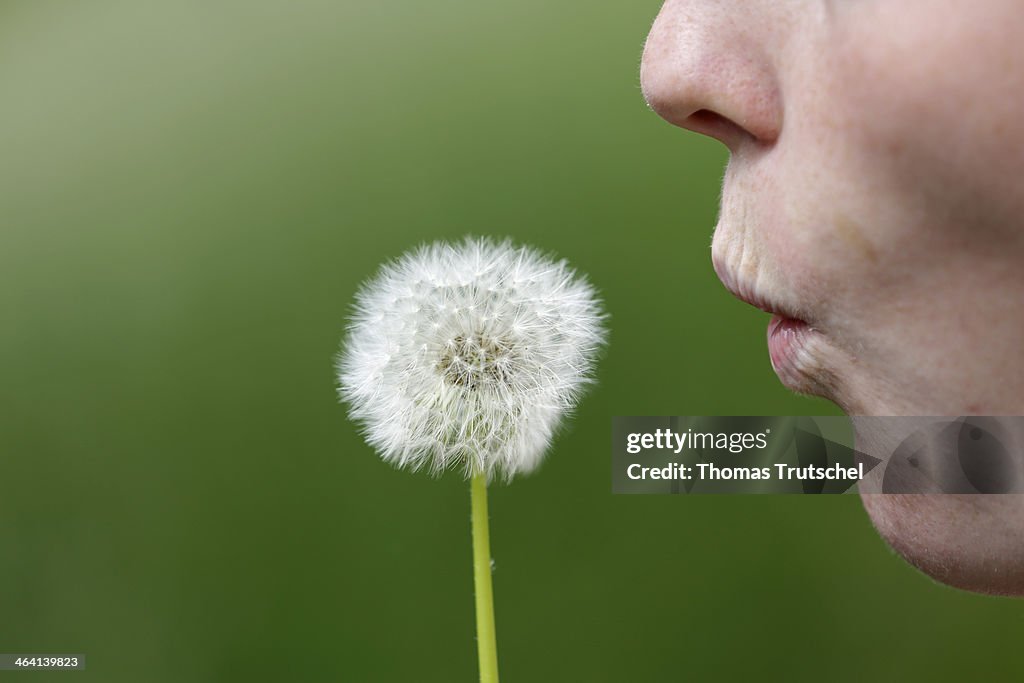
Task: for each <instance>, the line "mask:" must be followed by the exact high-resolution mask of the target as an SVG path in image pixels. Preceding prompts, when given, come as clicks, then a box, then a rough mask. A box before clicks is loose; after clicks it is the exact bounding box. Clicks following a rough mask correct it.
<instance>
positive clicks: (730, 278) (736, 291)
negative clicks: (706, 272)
mask: <svg viewBox="0 0 1024 683" xmlns="http://www.w3.org/2000/svg"><path fill="white" fill-rule="evenodd" d="M712 265H713V266H714V269H715V274H716V275H718V279H719V280H721V281H722V284H723V285H724V286H725V288H726V289H727V290H729V293H730V294H732V295H733V296H734V297H736V298H737V299H739V300H740V301H743V302H745V303H748V304H750V305H751V306H753V307H754V308H759V309H761V310H762V311H764V312H765V313H771V314H772V315H777V316H780V317H782V318H790V319H792V320H805V318H803V317H802V316H800V315H798V314H797V313H796V312H795V311H794V310H793V309H792V308H791V307H789V306H787V305H786V304H785V303H783V302H780V301H777V300H775V299H770V298H768V297H766V296H764V295H763V294H762V293H761V292H758V291H757V290H756V289H755V288H754V287H753V286H752V285H750V284H749V282H747V281H746V280H745V279H744V278H740V277H738V276H737V275H736V274H735V273H734V271H733V270H732V269H731V268H729V267H728V265H726V264H725V263H724V262H722V261H721V260H719V259H717V258H712Z"/></svg>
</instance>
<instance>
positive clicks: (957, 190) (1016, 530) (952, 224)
mask: <svg viewBox="0 0 1024 683" xmlns="http://www.w3.org/2000/svg"><path fill="white" fill-rule="evenodd" d="M1022 34H1024V6H1022V5H1021V4H1020V3H1019V2H1018V1H1017V0H985V1H984V2H970V3H968V2H963V1H962V0H898V1H894V0H842V1H839V0H837V1H835V2H830V1H829V0H790V1H788V2H776V1H774V0H742V1H740V0H735V1H730V0H668V1H667V2H666V3H665V5H664V6H663V7H662V10H661V13H660V14H659V15H658V18H657V20H656V21H655V23H654V26H653V27H652V29H651V32H650V35H649V36H648V39H647V44H646V47H645V49H644V56H643V62H642V68H641V80H642V84H643V91H644V95H645V97H646V98H647V101H648V103H649V104H650V106H651V108H652V109H654V110H655V111H656V112H657V113H658V114H660V115H661V116H662V117H664V118H665V119H667V120H668V121H670V122H671V123H674V124H676V125H678V126H681V127H683V128H688V129H690V130H693V131H696V132H698V133H702V134H705V135H709V136H712V137H714V138H717V139H718V140H720V141H721V142H723V143H724V144H725V145H726V146H727V147H728V148H729V150H730V152H731V155H730V160H729V164H728V168H727V170H726V174H725V181H724V186H723V191H722V204H721V211H720V216H719V221H718V225H717V227H716V229H715V235H714V240H713V246H712V260H713V264H714V268H715V270H716V272H717V273H718V274H719V276H720V278H721V279H722V281H723V283H724V284H725V285H726V287H728V288H729V289H730V290H731V291H732V292H733V293H734V294H736V295H737V296H739V297H740V298H742V299H744V300H746V301H748V302H750V303H753V304H754V305H756V306H758V307H760V308H763V309H765V310H768V311H771V312H773V313H775V314H776V315H777V316H778V317H777V319H776V320H775V322H774V323H773V324H772V325H771V326H770V327H769V350H770V354H771V359H772V365H773V366H774V368H775V370H776V372H777V374H778V375H779V377H780V379H781V380H782V381H783V383H785V384H786V385H787V386H789V387H791V388H792V389H794V390H796V391H800V392H804V393H809V394H815V395H819V396H823V397H825V398H828V399H830V400H832V401H834V402H835V403H836V404H837V405H839V406H840V407H841V408H842V409H843V410H844V411H845V412H847V413H849V414H854V415H977V414H989V415H1000V414H1001V415H1007V414H1017V415H1019V414H1024V363H1022V362H1020V361H1021V360H1022V357H1024V344H1022V340H1024V267H1022V266H1024V96H1022V95H1021V93H1024V50H1021V49H1020V38H1019V36H1020V35H1022ZM917 498H919V497H915V496H874V497H871V499H870V500H869V499H868V498H867V497H866V500H865V502H866V507H867V508H868V511H869V513H870V514H871V516H872V519H873V521H874V522H875V524H876V526H878V528H879V529H880V531H881V532H882V533H883V535H885V536H886V538H887V540H889V541H890V542H891V543H892V544H893V546H894V547H896V548H897V550H899V551H900V552H902V553H904V555H905V556H907V557H908V559H910V560H911V561H912V562H915V563H916V564H917V565H918V566H920V567H922V568H923V569H925V571H929V572H930V573H931V574H932V575H934V576H937V577H938V578H941V579H942V580H944V581H947V582H950V583H954V584H957V585H962V586H965V587H970V588H977V589H980V590H992V591H995V592H1021V591H1024V501H1022V500H1021V498H1022V497H1020V496H1001V497H999V498H998V500H995V499H993V497H989V496H974V497H963V498H958V497H955V496H943V497H941V499H933V500H930V501H923V500H917ZM933 498H934V497H933ZM915 501H917V502H915ZM970 511H973V512H970ZM993 516H998V517H1000V519H1001V520H1002V521H1001V522H1000V523H999V524H998V525H996V524H994V522H992V520H993V518H994V517H993ZM970 519H973V520H974V521H973V522H972V521H970ZM1007 524H1009V528H1007V526H1006V525H1007ZM997 527H998V528H999V529H1000V531H999V534H1000V538H1001V539H1003V540H1005V541H1006V543H1003V542H1002V541H1001V542H1000V543H999V544H997V543H995V542H994V541H993V542H992V543H987V544H986V543H982V545H983V546H984V548H985V551H984V552H979V553H978V554H977V558H975V559H972V558H971V557H970V556H971V550H970V548H969V547H965V545H970V544H969V543H968V544H965V543H964V534H967V535H971V534H974V535H975V536H976V537H978V541H979V543H981V542H983V541H984V538H985V537H984V534H987V533H995V531H994V530H995V529H996V528H997ZM979 535H980V536H979ZM1006 545H1011V546H1014V547H1013V549H1012V550H999V548H998V547H997V546H1006ZM981 562H984V563H987V564H986V565H985V566H986V567H988V569H985V567H980V566H977V563H981ZM953 566H959V567H961V570H959V573H958V571H954V570H951V569H949V568H950V567H953ZM979 572H980V573H979ZM986 572H988V573H991V574H992V580H993V581H995V582H996V583H998V585H994V584H993V585H989V584H988V583H986V582H987V581H988V580H987V579H986V578H985V576H987V575H988V574H987V573H986ZM1000 582H1001V583H1000Z"/></svg>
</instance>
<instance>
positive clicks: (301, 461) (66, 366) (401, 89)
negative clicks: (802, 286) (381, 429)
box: [0, 0, 1024, 683]
mask: <svg viewBox="0 0 1024 683" xmlns="http://www.w3.org/2000/svg"><path fill="white" fill-rule="evenodd" d="M658 4H659V3H658V2H657V1H656V0H643V1H642V2H629V3H613V2H593V1H592V2H569V3H550V2H540V1H539V0H524V1H521V2H517V3H494V2H485V3H471V2H455V1H453V0H437V1H435V2H430V3H423V2H409V1H406V0H399V1H396V2H386V3H370V2H364V3H353V2H326V1H324V2H317V1H313V0H302V1H296V0H293V1H292V2H266V1H264V0H261V1H258V2H252V1H250V2H218V3H211V2H198V1H191V0H180V1H179V2H173V3H172V2H163V3H154V2H140V1H139V0H132V1H119V2H115V1H112V0H91V1H90V2H48V1H44V0H31V1H29V0H26V1H19V2H12V1H10V0H8V1H7V2H4V3H3V4H2V5H0V174H2V178H0V211H2V224H0V230H2V233H0V235H2V237H0V313H2V323H0V381H2V384H0V387H2V388H0V487H2V490H0V651H2V652H9V653H16V652H31V651H34V652H81V653H85V654H86V655H87V657H88V666H89V668H88V670H87V671H86V672H82V673H63V674H47V673H37V674H31V675H26V676H27V677H29V678H32V679H33V680H37V681H38V680H58V679H59V680H61V681H64V680H71V679H74V680H81V681H86V680H89V681H147V682H153V683H158V682H162V681H175V682H179V681H254V680H266V681H280V680H290V681H355V682H363V681H416V682H423V683H429V682H433V681H438V682H445V683H449V682H453V681H472V680H474V678H475V675H476V661H475V650H474V647H475V646H474V624H473V606H472V593H471V580H472V576H471V567H470V546H469V519H468V514H469V508H468V505H469V501H468V487H467V485H466V483H465V482H463V481H461V480H460V478H459V477H458V476H454V475H453V476H447V477H444V478H442V479H440V480H433V479H431V478H429V477H428V476H426V475H417V474H409V473H407V472H400V471H395V470H393V469H391V468H390V467H388V466H386V465H385V464H383V463H382V462H381V461H380V460H379V459H378V458H377V457H376V456H375V455H374V454H373V453H372V452H371V451H370V450H369V449H368V448H367V447H366V446H365V445H364V444H363V443H362V441H361V439H360V437H359V436H358V433H357V431H356V429H355V427H354V426H353V425H352V424H351V423H349V422H348V421H347V419H346V417H345V410H344V408H343V407H342V406H340V405H338V404H337V402H336V399H335V393H334V378H333V369H332V363H333V356H334V354H335V353H336V351H337V348H338V344H339V340H340V338H341V336H342V332H343V329H344V320H345V316H346V313H347V309H348V306H349V304H350V302H351V299H352V295H353V293H354V291H355V289H356V287H357V286H358V284H359V283H360V282H361V281H362V280H364V279H365V278H367V277H368V276H370V275H371V274H372V273H373V272H374V271H375V269H376V267H377V265H378V264H379V263H380V262H381V261H383V260H385V259H387V258H391V257H394V256H396V255H398V254H400V253H401V252H403V251H404V250H406V249H407V248H409V247H411V246H413V245H415V244H417V243H419V242H421V241H424V240H432V239H437V238H456V237H459V236H461V235H463V234H466V233H475V234H487V235H496V236H506V235H507V236H511V237H513V238H515V239H516V240H518V241H521V242H527V243H531V244H534V245H537V246H539V247H541V248H543V249H545V250H550V251H554V252H556V253H558V254H560V255H562V256H565V257H568V258H569V259H570V260H571V261H572V262H573V263H574V264H575V265H576V266H577V267H579V268H580V269H581V270H583V271H584V272H586V273H588V274H589V275H590V276H591V278H592V280H593V281H594V282H595V283H596V284H597V285H598V286H599V287H600V288H601V290H602V293H603V296H604V298H605V301H606V303H607V306H608V309H609V311H610V313H611V316H612V318H611V328H612V337H611V344H610V347H609V349H608V352H607V354H606V356H605V358H604V359H603V361H602V364H601V366H600V376H599V379H600V384H599V385H598V386H597V387H596V389H595V390H594V391H592V393H591V394H590V395H589V396H588V397H587V399H586V400H585V402H584V403H583V405H582V407H581V409H580V410H579V412H578V415H577V418H576V419H575V420H574V422H573V423H572V425H571V426H570V428H569V429H568V430H566V431H565V432H564V433H563V434H562V435H561V436H560V437H559V439H558V440H557V442H556V444H555V447H554V449H553V452H552V453H551V455H550V457H549V459H548V461H547V463H546V464H545V466H544V467H543V468H542V469H541V471H540V472H539V473H537V474H536V475H534V476H532V477H529V478H526V479H522V480H519V481H517V482H515V483H514V484H512V485H510V486H503V487H498V488H495V489H494V490H493V491H492V494H491V513H492V539H493V550H494V555H495V559H496V563H497V569H496V573H495V589H496V600H497V614H498V634H499V654H500V660H501V668H502V678H503V680H504V681H507V682H512V681H531V682H533V681H594V682H598V681H673V680H685V681H690V680H755V679H776V680H790V681H801V680H807V681H818V680H831V681H847V680H848V681H860V680H865V679H876V680H895V679H904V680H905V679H919V678H920V679H924V678H927V679H930V680H963V679H970V678H976V676H977V674H978V673H979V672H987V674H988V676H987V677H988V678H990V679H991V678H1000V677H1002V678H1010V677H1015V678H1019V677H1020V676H1021V675H1022V674H1024V661H1022V659H1021V658H1020V657H1019V654H1018V652H1017V650H1018V646H1019V642H1020V633H1021V628H1022V627H1024V616H1022V613H1021V611H1020V606H1019V604H1018V603H1016V602H1013V601H1009V600H1000V599H993V598H985V597H978V596H973V595H969V594H966V593H961V592H957V591H954V590H951V589H948V588H944V587H941V586H938V585H936V584H933V583H932V582H931V581H930V580H928V579H926V578H925V577H924V576H922V575H919V574H918V573H916V572H915V571H914V570H912V569H910V568H909V567H908V566H906V565H905V564H904V563H903V562H902V561H900V560H899V559H897V558H896V557H895V556H894V555H893V554H892V553H891V552H890V551H889V550H887V548H886V547H885V546H884V544H883V543H882V542H881V541H880V540H879V538H878V537H877V535H876V534H875V532H874V531H873V530H872V528H871V526H870V524H869V522H868V520H867V518H866V516H865V514H864V513H863V511H862V510H861V507H860V503H859V501H858V500H857V499H856V497H853V496H836V497H826V498H820V499H818V498H806V497H797V496H793V497H739V496H731V497H705V498H700V497H695V498H673V497H654V496H651V497H642V496H619V497H614V496H612V495H611V494H610V475H609V435H610V418H611V416H612V415H616V414H634V415H640V414H680V415H687V414H694V415H702V414H754V415H759V414H836V411H835V409H834V408H833V407H831V406H830V405H828V404H825V403H823V402H819V401H814V400H810V399H806V398H799V397H795V396H792V395H790V394H789V393H788V392H787V391H786V390H785V389H783V388H782V387H781V386H780V385H779V383H778V381H777V380H776V378H775V376H774V374H773V373H772V371H771V368H770V366H769V363H768V359H767V352H766V349H765V343H764V325H765V323H766V318H765V316H764V315H763V314H760V313H758V312H756V311H754V310H753V309H751V308H750V307H748V306H745V305H744V304H741V303H739V302H736V301H735V300H733V299H732V298H731V297H730V296H729V295H728V294H727V293H726V292H725V290H724V289H723V288H722V287H721V286H720V285H719V284H718V282H717V280H716V278H715V276H714V274H713V272H712V269H711V265H710V258H709V256H710V254H709V244H710V234H711V229H712V227H713V225H714V221H715V214H716V205H717V196H718V187H719V181H720V178H721V170H722V167H723V164H724V162H725V159H726V155H725V151H724V148H723V147H721V146H720V145H718V144H717V143H715V142H713V141H709V140H705V139H701V138H699V137H698V136H696V135H694V134H689V133H685V132H683V131H680V130H678V129H674V128H672V127H671V126H669V125H668V124H666V123H664V122H663V121H661V120H660V119H658V118H657V117H656V116H655V115H654V114H653V113H651V112H650V111H648V110H647V108H646V107H645V105H644V103H643V101H642V98H641V95H640V90H639V84H638V76H637V70H638V63H639V57H640V51H641V47H642V44H643V40H644V37H645V35H646V32H647V29H648V28H649V26H650V23H651V21H652V20H653V18H654V16H655V14H656V12H657V9H658ZM21 675H25V674H18V673H10V672H0V678H5V677H11V678H15V677H18V676H21Z"/></svg>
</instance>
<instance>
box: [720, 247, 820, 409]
mask: <svg viewBox="0 0 1024 683" xmlns="http://www.w3.org/2000/svg"><path fill="white" fill-rule="evenodd" d="M713 264H714V268H715V273H716V274H717V275H718V279H719V280H721V281H722V284H723V285H724V286H725V288H726V289H727V290H728V291H729V293H730V294H732V295H733V296H734V297H736V298H737V299H739V300H740V301H743V302H745V303H747V304H750V305H751V306H753V307H754V308H757V309H760V310H762V311H764V312H765V313H769V314H771V320H769V322H768V330H767V339H768V357H769V359H770V360H771V364H772V369H773V370H774V371H775V374H776V375H778V377H779V380H781V381H782V383H783V384H784V385H786V386H787V387H789V388H790V389H792V390H794V391H798V392H800V393H807V394H815V395H822V391H821V386H820V381H819V378H818V377H817V374H818V373H817V372H815V371H814V368H815V367H816V363H814V362H813V356H812V354H811V352H810V348H809V347H811V346H812V345H813V344H814V342H815V338H816V337H818V336H820V333H819V332H818V330H817V329H816V328H815V327H814V325H813V324H812V323H811V322H809V321H808V319H807V318H806V317H805V316H804V315H802V314H800V313H798V312H797V308H796V307H795V306H791V305H788V304H786V303H783V302H780V301H778V300H776V299H772V298H769V297H768V296H766V295H764V294H763V293H762V292H760V291H758V290H757V289H756V288H754V287H753V286H751V285H749V284H747V283H746V282H745V281H743V280H741V279H740V278H738V277H737V276H736V275H734V273H733V271H732V270H731V269H730V268H728V267H726V266H725V264H723V263H721V262H720V261H719V260H718V259H713Z"/></svg>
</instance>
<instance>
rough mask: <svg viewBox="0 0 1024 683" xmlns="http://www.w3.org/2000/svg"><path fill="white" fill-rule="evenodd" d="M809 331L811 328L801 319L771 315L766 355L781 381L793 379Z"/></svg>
mask: <svg viewBox="0 0 1024 683" xmlns="http://www.w3.org/2000/svg"><path fill="white" fill-rule="evenodd" d="M810 333H811V328H810V327H809V326H808V325H807V323H805V322H804V321H803V320H795V319H793V318H783V317H782V316H778V315H773V316H772V319H771V322H769V323H768V355H769V356H770V357H771V359H772V368H773V369H774V370H775V373H776V374H777V375H779V378H780V379H782V380H783V381H786V380H787V379H794V374H795V373H796V371H797V368H798V367H799V365H798V360H799V355H800V350H801V349H802V348H803V346H804V344H806V342H807V337H808V335H810Z"/></svg>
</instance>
